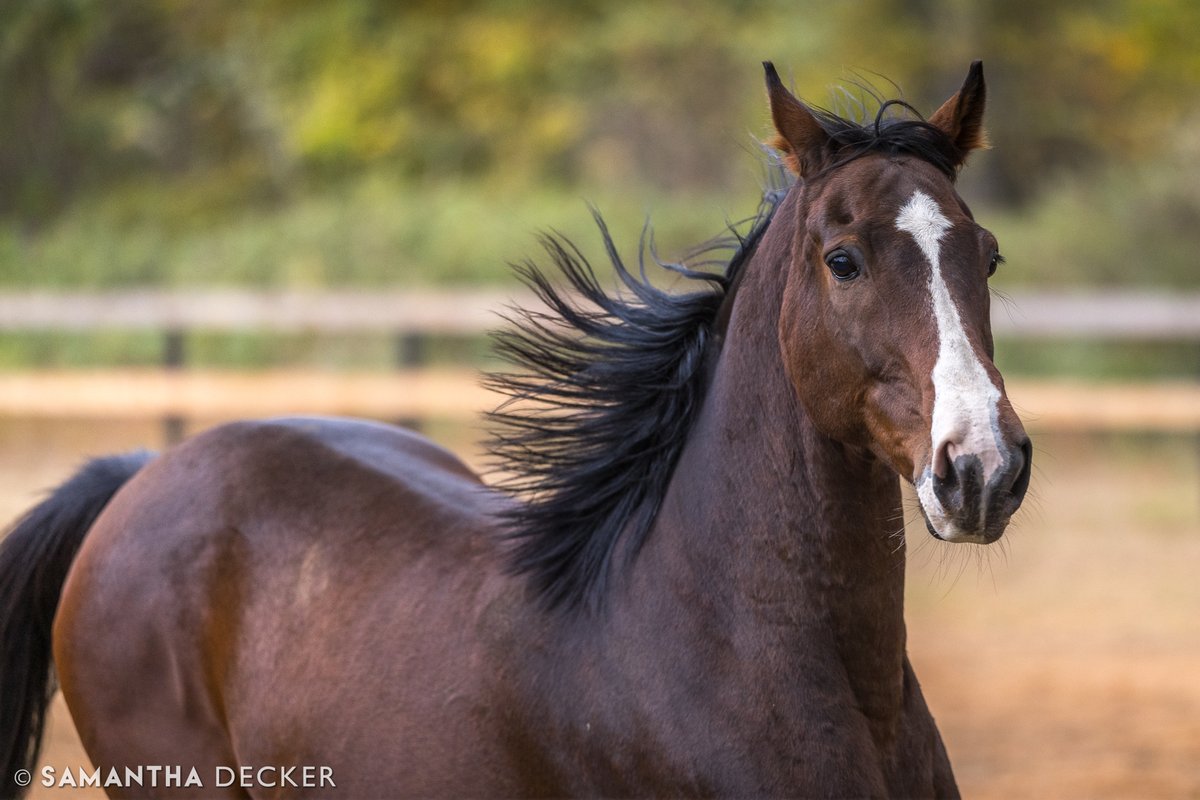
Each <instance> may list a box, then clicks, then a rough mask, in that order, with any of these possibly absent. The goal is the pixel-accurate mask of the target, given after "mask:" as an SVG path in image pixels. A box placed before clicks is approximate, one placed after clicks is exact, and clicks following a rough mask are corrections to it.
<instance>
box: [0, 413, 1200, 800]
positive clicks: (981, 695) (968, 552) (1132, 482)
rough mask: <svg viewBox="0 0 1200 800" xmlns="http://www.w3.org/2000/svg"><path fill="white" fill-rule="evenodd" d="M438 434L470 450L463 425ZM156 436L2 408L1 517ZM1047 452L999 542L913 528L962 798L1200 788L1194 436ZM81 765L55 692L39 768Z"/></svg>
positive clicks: (1109, 438)
mask: <svg viewBox="0 0 1200 800" xmlns="http://www.w3.org/2000/svg"><path fill="white" fill-rule="evenodd" d="M191 427H192V429H193V430H194V429H196V428H197V427H200V425H194V426H191ZM428 430H429V432H430V434H431V435H432V436H434V438H437V439H440V440H441V441H443V442H444V443H446V444H448V445H450V446H451V447H453V448H455V449H456V450H458V451H460V452H463V453H465V454H466V455H467V456H468V458H474V457H475V456H474V453H475V452H476V451H475V450H474V449H473V448H472V445H471V441H472V439H473V438H474V433H473V431H472V430H470V429H469V428H467V427H465V426H457V425H452V424H449V423H447V424H443V425H437V424H432V425H430V427H429V429H428ZM160 435H161V431H160V426H159V424H158V423H157V422H153V421H146V422H103V421H98V420H97V419H94V418H92V419H80V420H76V421H71V420H63V419H46V418H40V419H39V418H24V419H14V418H0V453H3V458H2V459H0V487H3V489H2V490H0V516H3V517H4V518H6V519H11V518H13V517H14V516H15V515H17V514H18V513H19V512H20V511H21V510H22V509H24V508H25V507H27V506H28V505H29V504H30V503H31V502H32V500H33V498H34V496H35V494H36V492H37V491H38V490H39V489H41V488H44V487H47V486H50V485H53V484H55V483H57V482H58V481H60V480H62V479H63V478H64V477H65V476H66V475H67V474H68V472H69V471H70V470H71V469H72V468H73V467H74V466H75V465H76V464H77V463H78V462H79V460H80V459H81V458H83V457H84V456H86V455H89V454H99V453H105V452H111V451H116V450H122V449H127V448H130V447H135V446H146V445H150V446H157V443H158V441H159V438H160ZM1035 446H1036V448H1037V451H1036V455H1035V465H1036V467H1035V474H1034V484H1033V490H1032V496H1031V498H1030V500H1029V501H1027V503H1026V508H1025V509H1023V510H1022V512H1021V513H1020V515H1019V516H1018V518H1017V520H1016V522H1015V523H1014V526H1013V527H1012V529H1010V532H1009V534H1008V535H1007V536H1006V537H1005V539H1004V540H1003V542H1004V544H1003V546H1001V547H993V548H992V549H983V548H977V547H973V546H953V545H944V544H941V543H937V542H934V541H932V540H931V539H930V538H929V537H928V535H927V534H926V533H925V532H924V530H923V529H922V528H920V527H919V526H911V525H910V529H909V542H910V567H909V583H908V586H909V589H908V621H909V650H910V653H911V656H912V659H913V662H914V664H915V665H916V669H917V674H918V676H919V677H920V679H921V681H922V684H923V686H924V688H925V692H926V695H927V698H928V701H929V704H930V707H931V708H932V709H933V712H934V714H935V716H936V717H937V719H938V722H939V724H940V725H941V729H942V732H943V736H944V737H945V739H946V742H947V745H948V747H949V750H950V754H951V758H952V759H953V762H954V765H955V770H956V772H957V775H958V779H959V783H960V785H961V787H962V789H963V791H964V794H965V795H966V796H967V797H974V798H1013V797H1056V798H1125V797H1131V798H1132V797H1137V798H1153V797H1162V798H1168V797H1171V798H1176V797H1200V580H1198V579H1197V576H1196V572H1197V566H1198V565H1200V439H1198V438H1197V437H1196V436H1195V435H1193V434H1188V435H1179V434H1166V433H1157V434H1142V435H1133V434H1104V435H1084V434H1063V433H1058V434H1052V433H1041V434H1038V435H1035ZM910 516H913V512H912V511H911V509H910ZM84 758H85V757H84V755H83V753H82V750H81V749H80V747H79V744H78V740H77V738H76V736H75V732H74V730H73V728H72V726H71V722H70V719H69V717H68V716H67V715H66V714H65V712H64V708H63V706H62V704H61V701H60V700H56V701H55V705H54V707H53V713H52V714H51V718H50V722H49V736H48V739H47V743H46V747H45V749H44V751H43V763H50V764H54V765H56V766H58V767H59V768H61V767H63V766H74V765H79V764H84V763H86V762H85V760H84ZM69 794H70V793H69V792H67V791H59V790H38V791H35V792H34V793H33V797H39V798H49V797H62V796H67V795H69ZM77 796H99V794H98V793H92V794H91V795H85V794H84V793H82V792H80V793H78V795H77Z"/></svg>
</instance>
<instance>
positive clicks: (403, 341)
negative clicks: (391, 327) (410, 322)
mask: <svg viewBox="0 0 1200 800" xmlns="http://www.w3.org/2000/svg"><path fill="white" fill-rule="evenodd" d="M395 348H396V349H395V353H396V366H397V367H398V368H399V369H401V370H413V371H415V370H417V369H420V368H421V367H423V366H424V365H425V363H426V362H427V361H428V355H429V354H428V350H429V341H428V338H427V337H426V335H425V334H424V333H421V332H419V331H411V330H410V331H399V332H397V333H396V335H395ZM396 424H397V425H399V426H401V427H402V428H408V429H410V430H414V431H418V432H419V431H421V430H422V429H423V427H424V423H423V420H420V419H418V418H416V417H401V418H399V419H397V420H396Z"/></svg>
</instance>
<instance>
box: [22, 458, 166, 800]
mask: <svg viewBox="0 0 1200 800" xmlns="http://www.w3.org/2000/svg"><path fill="white" fill-rule="evenodd" d="M152 457H153V455H152V454H150V453H144V452H139V453H130V454H128V455H122V456H109V457H107V458H97V459H95V460H94V461H89V462H88V463H87V464H86V465H85V466H84V467H83V469H81V470H80V471H79V472H78V473H76V475H75V477H73V478H71V479H70V480H69V481H67V482H66V483H64V484H63V485H62V486H60V487H58V488H57V489H55V490H54V492H52V493H51V494H50V496H49V497H47V498H46V499H45V500H44V501H42V502H41V503H40V504H38V505H37V506H35V507H34V508H32V509H30V510H29V512H28V513H26V514H25V516H24V517H22V518H21V519H20V520H19V521H18V522H17V524H16V525H15V526H14V527H13V529H12V530H11V531H10V532H9V534H8V536H6V537H5V538H4V539H3V540H0V798H3V797H19V796H20V795H21V794H23V793H24V789H23V787H21V786H20V785H19V784H18V783H17V782H16V779H15V778H14V775H15V773H16V772H17V771H18V770H22V769H25V770H33V768H34V767H35V766H36V765H37V755H38V749H39V748H40V747H41V743H42V726H43V724H44V722H45V716H46V706H47V705H48V704H49V702H50V698H51V696H52V695H53V693H54V688H55V687H54V682H53V680H52V676H51V673H50V666H51V664H50V662H51V653H50V632H51V630H50V629H51V626H52V625H53V623H54V614H55V612H56V611H57V610H58V598H59V595H60V594H61V593H62V587H63V582H64V581H66V579H67V570H68V569H69V568H70V566H71V562H72V561H74V560H75V554H76V553H78V552H79V547H80V545H82V544H83V537H84V536H85V535H86V534H87V532H88V529H89V528H91V527H92V523H93V522H95V521H96V517H98V516H99V515H100V512H101V511H102V510H104V507H105V506H106V505H108V501H109V500H110V499H112V496H113V495H114V494H116V493H117V490H118V489H120V488H121V486H123V485H124V484H125V482H126V481H128V480H129V479H130V478H132V477H133V475H134V473H136V472H137V471H138V470H139V469H141V468H142V466H143V465H145V464H146V462H147V461H149V460H150V459H151V458H152Z"/></svg>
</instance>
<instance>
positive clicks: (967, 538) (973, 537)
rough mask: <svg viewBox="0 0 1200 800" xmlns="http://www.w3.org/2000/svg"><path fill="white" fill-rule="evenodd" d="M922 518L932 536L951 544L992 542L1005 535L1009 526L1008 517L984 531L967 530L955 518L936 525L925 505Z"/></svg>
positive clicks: (922, 509)
mask: <svg viewBox="0 0 1200 800" xmlns="http://www.w3.org/2000/svg"><path fill="white" fill-rule="evenodd" d="M921 518H922V519H923V520H924V521H925V529H926V530H928V531H929V535H930V536H932V537H933V538H935V539H939V540H941V541H943V542H950V543H951V544H992V543H993V542H995V541H997V540H998V539H999V538H1000V537H1001V536H1003V535H1004V531H1005V530H1006V529H1007V528H1008V520H1007V519H1006V520H1004V521H1003V522H1001V523H1000V524H998V525H989V526H988V528H987V529H986V530H982V531H981V530H965V529H963V528H962V527H960V526H959V525H957V524H956V523H955V522H954V521H953V520H944V521H942V524H941V525H938V526H935V525H934V524H933V521H932V520H930V519H929V514H927V513H926V511H925V509H924V507H922V508H921Z"/></svg>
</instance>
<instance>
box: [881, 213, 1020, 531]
mask: <svg viewBox="0 0 1200 800" xmlns="http://www.w3.org/2000/svg"><path fill="white" fill-rule="evenodd" d="M896 227H897V228H898V229H899V230H902V231H904V232H905V233H908V234H911V235H912V237H913V239H914V240H916V243H917V247H919V248H920V249H921V253H922V254H924V256H925V258H926V259H927V260H928V261H929V294H930V296H931V298H932V302H933V316H934V319H935V320H936V321H937V333H938V358H937V363H935V364H934V365H933V374H932V377H933V392H934V394H933V422H932V430H931V432H930V433H931V446H932V449H931V451H930V453H931V456H932V457H934V458H936V456H937V452H938V449H939V447H942V446H943V444H944V443H946V442H953V443H954V448H955V451H954V455H966V454H971V455H974V456H977V457H978V458H979V459H980V462H981V463H982V466H983V477H984V484H985V485H986V484H987V483H988V482H989V481H990V480H991V477H992V475H993V474H994V473H995V471H996V470H997V469H998V468H1000V466H1001V465H1002V464H1003V460H1004V459H1003V457H1002V456H1001V454H1000V448H999V446H998V443H997V441H996V429H995V424H996V419H997V416H998V407H997V406H998V403H999V401H1000V390H999V389H998V388H996V385H995V384H994V383H992V379H991V378H990V377H988V374H987V370H986V369H984V367H983V364H982V363H980V361H979V357H978V356H976V355H975V350H974V349H973V348H972V347H971V343H970V341H968V339H967V334H966V332H965V331H964V330H963V326H962V319H961V318H960V317H959V315H958V308H956V307H955V305H954V299H953V298H952V297H951V296H950V290H949V289H948V288H947V287H946V281H945V280H944V279H943V278H942V268H941V263H940V255H941V254H940V250H941V242H942V237H943V236H945V234H946V231H948V230H949V229H950V220H948V219H946V216H945V215H944V214H942V211H941V209H939V208H938V205H937V203H936V202H934V200H933V198H931V197H930V196H929V195H927V194H925V193H924V192H919V191H918V192H913V195H912V197H911V198H910V199H909V201H908V202H907V203H905V205H904V207H903V208H902V209H900V214H899V215H898V216H897V217H896ZM917 495H918V497H919V498H920V500H921V505H922V506H924V507H925V513H926V514H927V515H928V516H929V520H930V522H931V523H932V524H933V526H934V528H935V529H936V530H937V531H938V533H939V534H941V535H942V536H943V537H944V538H946V539H951V540H953V539H955V538H966V537H965V534H963V532H961V531H959V530H958V529H957V526H955V525H953V524H951V523H950V521H949V520H947V519H946V516H945V512H944V510H943V509H942V504H941V503H940V502H939V501H938V499H937V497H936V496H935V495H934V493H933V481H932V480H931V479H930V478H929V477H928V475H926V476H923V477H922V480H921V481H920V483H919V484H918V486H917ZM983 513H984V510H983V509H982V508H981V509H980V514H981V515H982V514H983ZM982 524H983V520H982V519H980V525H981V526H982Z"/></svg>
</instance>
